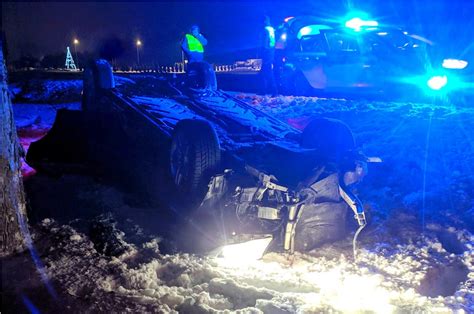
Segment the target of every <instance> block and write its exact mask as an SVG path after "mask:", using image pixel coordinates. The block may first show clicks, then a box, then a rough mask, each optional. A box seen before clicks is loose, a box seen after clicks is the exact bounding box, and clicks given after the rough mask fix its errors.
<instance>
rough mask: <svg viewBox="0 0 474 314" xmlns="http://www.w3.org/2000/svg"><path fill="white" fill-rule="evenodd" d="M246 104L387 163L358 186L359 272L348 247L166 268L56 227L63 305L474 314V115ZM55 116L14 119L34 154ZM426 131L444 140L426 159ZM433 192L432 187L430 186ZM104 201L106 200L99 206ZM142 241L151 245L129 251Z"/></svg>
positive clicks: (53, 261)
mask: <svg viewBox="0 0 474 314" xmlns="http://www.w3.org/2000/svg"><path fill="white" fill-rule="evenodd" d="M121 83H126V82H121ZM72 84H73V85H72V86H70V87H71V88H72V89H77V88H80V87H79V85H78V83H77V82H75V81H74V82H73V83H72ZM52 86H54V87H55V88H56V87H57V88H59V87H61V86H60V84H56V85H54V84H53V85H52ZM68 88H69V87H68ZM25 90H26V89H25ZM25 95H26V93H25ZM58 95H59V94H58ZM68 97H69V96H68ZM238 97H240V98H242V99H244V100H246V101H248V102H249V103H252V104H254V105H255V106H256V107H257V108H259V109H261V110H264V111H266V112H268V113H271V114H272V115H274V116H276V117H278V118H280V119H281V120H285V121H289V122H290V123H293V124H294V125H295V126H298V125H301V126H304V123H305V120H306V119H308V118H309V117H312V116H320V115H328V116H331V117H337V118H341V119H343V120H344V121H346V122H347V123H348V124H349V125H350V126H351V128H352V129H353V130H354V133H355V135H356V139H357V140H358V141H359V143H360V144H361V147H362V148H363V149H364V151H365V152H366V153H367V154H368V155H379V156H381V157H382V159H384V160H385V161H386V162H385V163H384V164H383V165H380V166H379V167H378V168H375V169H370V173H369V176H368V177H367V181H366V182H364V183H363V185H361V186H360V190H359V192H360V194H361V196H362V197H361V198H362V199H363V200H364V201H367V204H366V206H367V207H368V209H371V210H372V213H371V214H372V216H373V224H372V225H371V226H369V227H368V230H364V232H363V233H362V234H361V243H360V244H359V248H360V251H359V260H358V262H357V263H354V261H353V259H352V254H351V250H350V249H348V248H350V238H348V239H345V240H344V241H342V243H339V244H336V245H335V246H334V247H324V248H322V249H321V250H318V251H313V252H310V254H305V255H302V254H295V255H294V256H288V255H285V254H277V253H270V254H267V255H265V256H264V258H263V259H262V260H256V261H252V262H247V263H244V262H241V261H239V260H232V261H229V260H224V259H222V258H214V257H207V256H202V255H192V254H185V253H176V254H165V253H166V252H167V250H164V249H163V246H164V242H163V240H162V239H161V238H157V237H155V236H153V235H152V234H150V233H149V231H146V232H145V236H143V235H142V233H143V231H142V230H140V228H137V229H136V230H134V231H130V230H125V229H124V228H122V226H120V228H122V229H123V230H120V228H118V229H114V228H115V227H114V228H112V229H107V228H106V229H105V231H101V232H102V233H107V232H109V231H110V230H116V232H115V231H114V232H115V233H114V234H115V238H116V242H117V243H119V247H120V250H119V251H116V252H115V253H117V252H118V253H117V254H108V255H116V257H113V256H108V255H107V254H102V253H104V252H106V250H107V245H108V244H107V243H105V244H104V246H102V247H100V246H98V243H100V241H101V240H100V237H99V239H98V240H97V239H96V238H95V237H94V233H93V232H85V231H84V230H83V228H77V227H76V226H75V224H74V223H70V224H61V223H56V222H55V221H54V219H46V220H43V221H42V222H41V223H40V224H39V225H38V228H37V231H36V232H34V237H35V240H36V242H35V243H36V246H37V249H38V251H39V253H40V256H41V258H42V260H43V263H44V265H45V271H46V273H47V274H48V276H49V278H50V281H51V282H52V283H53V286H54V287H55V288H56V289H57V290H58V291H60V292H61V294H62V295H63V297H64V296H69V297H72V298H77V299H80V300H85V302H84V303H85V304H82V307H81V308H80V309H79V311H80V312H97V311H100V312H125V311H134V312H184V313H215V312H241V313H261V312H264V313H295V312H298V313H319V312H348V313H357V312H374V313H390V312H398V313H400V312H402V313H405V312H436V313H451V312H456V313H472V312H474V236H473V234H472V230H473V229H472V223H473V220H472V219H473V214H474V201H473V197H474V195H473V194H472V193H473V192H472V191H474V185H473V177H474V176H473V175H472V173H473V169H472V164H474V147H473V145H472V143H473V142H474V136H473V134H472V130H471V128H469V126H472V123H474V109H473V108H456V107H453V106H431V105H428V104H410V103H403V104H397V103H369V102H364V101H360V102H357V101H345V100H334V99H327V100H325V99H316V98H307V97H277V98H270V97H261V96H255V95H246V94H239V95H238ZM23 98H25V99H26V98H28V97H26V96H25V97H23ZM20 99H21V98H20ZM64 106H67V107H71V108H73V109H77V108H78V104H77V103H72V104H67V105H64ZM56 107H63V105H56V106H54V107H53V106H49V105H31V104H24V105H15V108H14V110H15V118H17V119H16V120H17V125H18V126H19V127H20V128H21V130H23V131H24V133H23V134H24V136H23V138H24V140H23V145H24V146H25V148H27V145H28V144H29V142H31V141H30V139H29V137H28V136H30V135H31V133H29V132H27V130H31V131H35V130H36V131H38V130H39V131H41V130H43V129H46V128H47V127H48V126H50V124H51V123H52V119H53V118H54V111H55V109H57V108H56ZM430 116H431V117H433V120H432V122H431V124H430V127H431V129H429V128H428V118H427V117H430ZM426 129H429V130H431V132H432V134H431V138H432V139H434V140H433V141H432V143H431V146H429V149H427V148H426V147H427V146H426V143H425V140H426V138H427V136H426V133H425V130H426ZM21 130H20V131H21ZM33 133H35V132H33ZM40 133H41V132H40ZM21 134H22V133H21V132H20V135H21ZM35 134H36V133H35ZM427 151H428V153H427ZM427 158H428V159H427ZM429 158H431V159H429ZM426 160H428V162H426ZM429 161H432V162H431V163H430V162H429ZM423 178H424V179H425V181H426V182H428V184H425V185H422V184H421V183H420V182H422V179H423ZM72 181H74V180H72ZM40 182H41V181H40ZM74 182H76V181H74ZM57 184H59V185H60V184H61V182H58V183H57ZM95 188H96V187H94V189H95ZM77 193H79V194H80V193H81V190H78V192H77ZM104 193H105V192H104V191H101V190H100V189H98V190H97V191H94V192H93V193H91V194H93V195H91V196H89V197H91V198H100V197H103V196H104V195H105V194H104ZM104 198H107V196H105V197H104ZM104 202H105V203H106V204H105V205H101V206H102V207H104V208H105V210H110V211H112V214H111V215H112V216H115V215H116V214H117V212H120V214H121V215H122V214H123V212H125V211H127V212H130V213H129V214H128V215H129V217H130V221H131V222H128V220H127V222H126V223H127V224H128V223H130V224H134V223H136V224H138V225H140V224H141V223H143V222H144V221H145V220H147V219H148V220H152V218H149V214H148V213H147V212H146V210H142V211H141V212H140V211H138V212H134V210H135V208H129V207H124V206H123V204H120V203H117V202H115V201H104ZM107 202H109V203H107ZM85 204H88V203H87V202H85ZM122 207H123V208H122ZM59 210H64V208H62V207H61V208H60V209H59ZM138 215H141V216H142V217H141V218H138ZM120 219H122V217H121V218H120ZM425 221H426V223H425V224H423V225H422V222H425ZM124 223H125V222H123V224H124ZM147 223H149V224H151V222H147ZM79 229H80V231H79ZM137 234H138V235H137ZM137 236H139V237H142V238H141V239H142V240H141V241H138V242H137V241H130V238H133V237H137ZM109 249H110V248H109Z"/></svg>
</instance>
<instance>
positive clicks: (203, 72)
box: [181, 25, 217, 90]
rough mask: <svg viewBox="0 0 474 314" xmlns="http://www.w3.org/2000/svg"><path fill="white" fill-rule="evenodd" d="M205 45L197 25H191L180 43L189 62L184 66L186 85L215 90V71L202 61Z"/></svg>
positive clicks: (205, 41)
mask: <svg viewBox="0 0 474 314" xmlns="http://www.w3.org/2000/svg"><path fill="white" fill-rule="evenodd" d="M206 45H207V39H206V38H205V37H204V36H203V35H202V34H201V33H200V30H199V26H197V25H193V26H191V28H190V29H189V33H187V34H186V35H185V36H184V38H183V42H182V43H181V48H182V49H183V51H184V53H185V54H186V58H187V59H188V62H189V64H188V65H187V67H186V77H187V85H188V86H189V87H192V88H197V89H207V90H216V89H217V80H216V73H214V69H213V68H212V66H211V65H210V64H209V63H207V62H205V61H204V46H206Z"/></svg>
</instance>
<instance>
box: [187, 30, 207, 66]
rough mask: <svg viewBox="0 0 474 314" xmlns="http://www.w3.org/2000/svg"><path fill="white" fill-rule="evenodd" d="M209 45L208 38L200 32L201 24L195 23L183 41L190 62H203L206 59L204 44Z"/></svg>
mask: <svg viewBox="0 0 474 314" xmlns="http://www.w3.org/2000/svg"><path fill="white" fill-rule="evenodd" d="M206 45H207V39H206V38H205V37H204V36H203V35H202V34H201V33H200V30H199V26H198V25H193V26H191V28H190V29H189V33H187V34H186V35H185V37H184V39H183V42H182V43H181V48H182V49H183V51H184V53H185V54H186V57H187V59H188V61H189V63H192V62H202V61H203V60H204V46H206Z"/></svg>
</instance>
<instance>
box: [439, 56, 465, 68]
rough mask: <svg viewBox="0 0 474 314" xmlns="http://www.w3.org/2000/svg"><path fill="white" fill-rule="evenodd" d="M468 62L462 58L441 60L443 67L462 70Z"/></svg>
mask: <svg viewBox="0 0 474 314" xmlns="http://www.w3.org/2000/svg"><path fill="white" fill-rule="evenodd" d="M467 65H468V62H467V61H464V60H458V59H444V60H443V68H445V69H457V70H462V69H464V68H465V67H467Z"/></svg>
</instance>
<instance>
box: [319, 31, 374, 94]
mask: <svg viewBox="0 0 474 314" xmlns="http://www.w3.org/2000/svg"><path fill="white" fill-rule="evenodd" d="M322 35H323V36H324V38H325V40H326V42H327V46H328V53H327V57H326V59H325V63H324V65H323V72H324V74H325V77H326V89H328V90H330V89H345V88H364V87H371V86H372V85H373V82H374V81H373V80H372V75H371V62H370V58H369V57H368V56H367V54H366V53H365V52H364V51H363V50H361V47H363V45H364V43H363V40H364V37H363V35H362V34H359V33H356V32H348V31H344V30H325V31H323V32H322Z"/></svg>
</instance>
